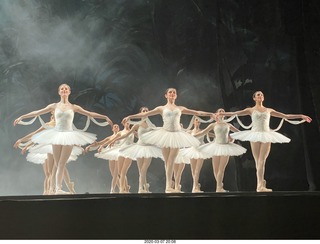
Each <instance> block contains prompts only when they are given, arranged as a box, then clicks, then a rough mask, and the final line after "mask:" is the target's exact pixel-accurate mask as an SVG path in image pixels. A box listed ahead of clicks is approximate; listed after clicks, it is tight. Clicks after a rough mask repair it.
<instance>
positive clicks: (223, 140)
mask: <svg viewBox="0 0 320 244" xmlns="http://www.w3.org/2000/svg"><path fill="white" fill-rule="evenodd" d="M213 131H214V135H215V139H214V142H215V143H218V144H227V143H229V137H228V135H229V131H230V128H229V125H228V124H227V123H221V124H220V123H217V124H215V126H214V129H213Z"/></svg>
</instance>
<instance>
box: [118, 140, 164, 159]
mask: <svg viewBox="0 0 320 244" xmlns="http://www.w3.org/2000/svg"><path fill="white" fill-rule="evenodd" d="M119 154H120V155H121V156H123V157H125V158H131V159H132V160H137V159H138V158H161V159H162V158H163V157H162V151H161V149H160V148H159V147H156V146H153V145H141V144H138V143H134V144H131V145H129V146H127V147H125V148H121V149H120V150H119Z"/></svg>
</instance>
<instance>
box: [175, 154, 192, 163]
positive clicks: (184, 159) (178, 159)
mask: <svg viewBox="0 0 320 244" xmlns="http://www.w3.org/2000/svg"><path fill="white" fill-rule="evenodd" d="M174 163H175V164H182V163H183V164H190V158H187V157H184V156H182V155H181V151H179V153H178V155H177V157H176V160H175V161H174Z"/></svg>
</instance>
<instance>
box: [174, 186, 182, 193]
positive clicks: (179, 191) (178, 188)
mask: <svg viewBox="0 0 320 244" xmlns="http://www.w3.org/2000/svg"><path fill="white" fill-rule="evenodd" d="M174 190H175V192H177V193H184V192H183V191H181V185H179V186H178V187H176V188H175V189H174Z"/></svg>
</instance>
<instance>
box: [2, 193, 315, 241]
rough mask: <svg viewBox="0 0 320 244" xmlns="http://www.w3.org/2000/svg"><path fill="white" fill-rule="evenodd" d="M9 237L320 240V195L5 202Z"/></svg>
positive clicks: (79, 197) (104, 197)
mask: <svg viewBox="0 0 320 244" xmlns="http://www.w3.org/2000/svg"><path fill="white" fill-rule="evenodd" d="M0 227H1V228H0V238H1V239H143V240H144V239H161V240H170V239H174V240H176V239H188V240H190V239H319V238H320V192H272V193H256V192H235V193H201V194H191V193H183V194H112V195H111V194H82V195H63V196H6V197H0Z"/></svg>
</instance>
